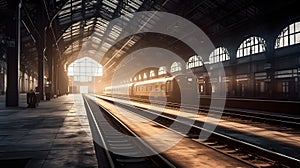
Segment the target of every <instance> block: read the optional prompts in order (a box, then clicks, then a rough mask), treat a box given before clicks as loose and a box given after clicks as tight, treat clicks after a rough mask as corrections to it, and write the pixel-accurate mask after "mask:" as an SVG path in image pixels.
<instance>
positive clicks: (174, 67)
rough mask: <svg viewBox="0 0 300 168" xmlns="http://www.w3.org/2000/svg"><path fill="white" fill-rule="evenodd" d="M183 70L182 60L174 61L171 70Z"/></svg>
mask: <svg viewBox="0 0 300 168" xmlns="http://www.w3.org/2000/svg"><path fill="white" fill-rule="evenodd" d="M181 70H182V66H181V63H180V62H174V63H173V64H172V65H171V72H178V71H181Z"/></svg>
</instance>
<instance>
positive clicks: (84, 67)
mask: <svg viewBox="0 0 300 168" xmlns="http://www.w3.org/2000/svg"><path fill="white" fill-rule="evenodd" d="M68 76H73V77H74V81H79V82H90V81H92V78H93V77H94V76H102V65H101V64H99V63H98V62H96V61H95V60H93V59H91V58H89V57H84V58H80V59H78V60H76V61H74V62H73V63H71V64H70V65H69V66H68Z"/></svg>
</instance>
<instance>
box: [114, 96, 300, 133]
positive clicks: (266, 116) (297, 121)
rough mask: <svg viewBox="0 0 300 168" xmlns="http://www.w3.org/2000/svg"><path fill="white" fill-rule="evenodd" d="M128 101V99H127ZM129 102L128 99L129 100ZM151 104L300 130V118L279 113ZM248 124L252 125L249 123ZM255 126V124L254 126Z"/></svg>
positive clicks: (142, 101) (135, 99) (237, 120)
mask: <svg viewBox="0 0 300 168" xmlns="http://www.w3.org/2000/svg"><path fill="white" fill-rule="evenodd" d="M116 98H120V99H124V97H116ZM125 100H126V98H125ZM127 100H128V99H127ZM131 100H133V101H137V102H141V103H149V101H148V100H146V99H142V98H131ZM151 103H154V104H155V105H158V106H159V105H162V106H163V107H164V106H165V105H166V106H167V107H168V108H174V109H179V108H182V109H185V110H187V112H188V111H191V112H193V113H194V112H195V111H198V113H199V114H201V113H202V114H206V113H208V112H210V113H215V114H217V115H222V118H223V119H225V120H233V121H235V122H241V123H245V122H247V121H251V122H252V123H254V122H257V123H255V124H256V125H257V124H259V123H263V124H270V125H271V126H274V125H275V126H280V127H281V126H285V127H288V128H293V129H299V128H300V117H293V116H289V115H281V114H277V113H266V112H262V111H254V110H246V109H233V108H229V109H228V108H225V109H219V108H211V109H210V107H205V106H200V107H196V106H195V105H188V104H186V105H180V104H178V103H172V102H168V103H167V104H166V103H165V102H160V101H151ZM247 124H251V123H249V122H247ZM252 125H254V124H252ZM276 129H278V128H276Z"/></svg>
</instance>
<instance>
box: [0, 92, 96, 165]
mask: <svg viewBox="0 0 300 168" xmlns="http://www.w3.org/2000/svg"><path fill="white" fill-rule="evenodd" d="M0 99H1V102H0V165H1V167H2V165H6V166H7V167H9V166H11V167H13V166H15V167H30V168H54V167H55V168H58V167H88V168H92V167H97V166H98V165H97V159H96V155H95V152H94V145H93V139H92V137H91V136H90V130H89V125H88V121H87V118H86V115H84V113H85V110H84V105H83V104H82V103H83V102H78V101H74V97H73V96H72V95H68V96H62V97H59V98H56V99H52V100H51V101H44V102H41V103H40V104H39V106H38V107H37V108H26V106H27V105H26V96H25V95H20V107H19V108H5V106H4V105H5V104H4V102H5V101H3V100H5V99H4V98H3V96H2V97H0Z"/></svg>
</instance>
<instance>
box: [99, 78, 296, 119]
mask: <svg viewBox="0 0 300 168" xmlns="http://www.w3.org/2000/svg"><path fill="white" fill-rule="evenodd" d="M192 85H194V86H198V87H197V88H195V87H192ZM198 89H199V83H198V81H197V79H196V78H194V77H193V76H189V75H175V76H166V77H160V78H154V79H149V80H144V81H136V82H131V83H127V84H120V85H113V86H107V87H105V88H104V95H107V96H122V97H127V98H134V99H136V98H142V99H143V100H147V99H148V100H150V99H151V98H153V99H154V100H155V99H157V100H159V101H160V100H163V101H165V100H166V101H167V102H171V103H179V104H180V103H182V104H185V103H187V104H190V103H189V102H187V101H186V102H184V103H183V102H182V101H184V100H185V99H181V97H182V93H185V94H186V95H192V94H194V95H199V106H200V107H209V106H210V105H211V101H212V100H211V95H200V94H199V90H198ZM191 97H192V96H191ZM153 99H152V100H153ZM224 99H225V100H224ZM214 101H215V102H218V101H221V102H222V101H225V108H228V109H230V108H234V109H248V110H258V111H266V112H272V113H274V112H275V113H285V114H295V115H299V109H300V102H299V101H284V100H282V101H281V100H266V99H249V98H234V97H226V98H218V97H215V98H214Z"/></svg>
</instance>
